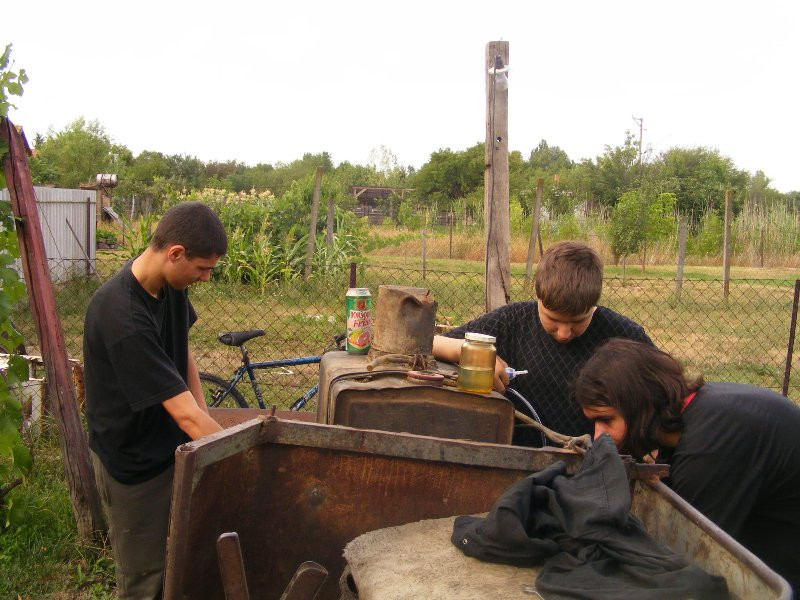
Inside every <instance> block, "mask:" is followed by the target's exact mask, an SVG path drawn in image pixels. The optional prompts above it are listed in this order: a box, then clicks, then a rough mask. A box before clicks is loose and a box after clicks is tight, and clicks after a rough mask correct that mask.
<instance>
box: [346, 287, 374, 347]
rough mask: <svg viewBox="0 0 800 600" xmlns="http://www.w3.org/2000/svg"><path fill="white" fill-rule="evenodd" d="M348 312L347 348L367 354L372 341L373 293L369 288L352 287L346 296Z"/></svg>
mask: <svg viewBox="0 0 800 600" xmlns="http://www.w3.org/2000/svg"><path fill="white" fill-rule="evenodd" d="M345 308H346V313H347V342H346V346H345V348H346V350H347V351H348V352H349V353H350V354H366V353H367V352H369V347H370V344H371V343H372V294H370V293H369V289H367V288H350V289H349V290H347V295H346V296H345Z"/></svg>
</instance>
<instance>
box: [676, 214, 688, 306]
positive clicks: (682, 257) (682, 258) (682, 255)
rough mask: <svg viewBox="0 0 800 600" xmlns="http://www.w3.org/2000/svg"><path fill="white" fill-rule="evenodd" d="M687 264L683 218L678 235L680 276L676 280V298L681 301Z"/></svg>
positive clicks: (684, 219)
mask: <svg viewBox="0 0 800 600" xmlns="http://www.w3.org/2000/svg"><path fill="white" fill-rule="evenodd" d="M685 262H686V217H681V225H680V230H679V233H678V276H677V277H676V278H675V297H676V298H677V299H678V300H680V299H681V289H682V288H683V264H684V263H685Z"/></svg>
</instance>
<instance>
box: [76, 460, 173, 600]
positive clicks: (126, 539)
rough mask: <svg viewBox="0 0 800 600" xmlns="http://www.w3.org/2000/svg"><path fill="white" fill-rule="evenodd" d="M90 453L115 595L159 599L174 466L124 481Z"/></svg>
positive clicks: (142, 599) (139, 598)
mask: <svg viewBox="0 0 800 600" xmlns="http://www.w3.org/2000/svg"><path fill="white" fill-rule="evenodd" d="M90 454H91V456H92V465H93V467H94V472H95V477H96V478H97V488H98V490H99V492H100V498H101V500H102V502H103V508H104V509H105V511H106V516H107V517H108V523H109V533H110V536H111V549H112V551H113V553H114V570H115V576H116V580H117V597H118V598H123V599H126V600H128V599H130V600H145V599H151V598H152V599H154V600H157V599H160V598H161V594H162V588H163V581H164V559H165V555H166V547H167V528H168V525H169V507H170V501H171V498H172V473H173V471H174V468H173V467H170V468H169V469H167V470H166V471H164V472H163V473H161V474H159V475H157V476H156V477H153V478H152V479H149V480H148V481H145V482H143V483H138V484H135V485H125V484H124V483H120V482H118V481H117V480H116V479H114V478H113V477H112V476H111V475H110V474H109V473H108V471H106V468H105V467H104V466H103V463H102V462H100V459H99V458H98V457H97V455H96V454H95V453H94V452H90Z"/></svg>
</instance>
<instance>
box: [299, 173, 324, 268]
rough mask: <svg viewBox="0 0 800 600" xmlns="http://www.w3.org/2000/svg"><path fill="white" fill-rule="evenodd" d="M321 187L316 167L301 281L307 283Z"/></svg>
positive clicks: (319, 175)
mask: <svg viewBox="0 0 800 600" xmlns="http://www.w3.org/2000/svg"><path fill="white" fill-rule="evenodd" d="M321 187H322V167H317V172H316V177H315V178H314V194H313V196H312V197H311V223H310V224H309V226H308V241H306V265H305V269H303V279H304V280H306V281H308V278H309V277H311V261H312V260H313V259H314V242H315V241H316V240H315V238H316V236H317V214H318V213H319V192H320V188H321Z"/></svg>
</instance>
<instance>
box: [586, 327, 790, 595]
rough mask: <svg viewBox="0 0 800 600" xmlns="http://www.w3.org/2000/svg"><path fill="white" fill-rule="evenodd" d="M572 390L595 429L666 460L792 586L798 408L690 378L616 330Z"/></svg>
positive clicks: (760, 393) (671, 481)
mask: <svg viewBox="0 0 800 600" xmlns="http://www.w3.org/2000/svg"><path fill="white" fill-rule="evenodd" d="M573 391H574V395H575V398H576V400H577V401H578V403H579V404H580V406H581V408H582V409H583V413H584V414H585V415H586V417H587V418H589V419H590V420H592V421H593V422H594V430H595V437H598V436H600V435H601V434H603V433H608V434H609V435H610V436H611V438H612V439H613V440H614V443H615V444H616V446H617V448H618V449H619V451H620V452H621V453H624V454H631V455H633V456H634V457H635V458H637V459H644V458H645V457H647V456H648V455H649V456H657V460H658V462H664V463H668V464H669V465H670V475H669V478H668V479H667V480H666V481H665V483H667V484H668V485H669V486H670V487H672V489H673V490H675V492H677V493H678V494H679V495H680V496H682V497H683V498H684V499H685V500H686V501H687V502H689V503H690V504H692V505H693V506H694V507H695V508H697V509H698V510H699V511H700V512H702V513H703V514H705V515H706V516H707V517H709V518H710V519H711V520H712V521H714V522H715V523H716V524H717V525H719V526H720V527H721V528H722V529H724V530H725V531H726V532H728V533H729V534H730V535H731V536H733V537H734V538H735V539H736V540H738V541H739V542H740V543H741V544H742V545H743V546H745V547H746V548H748V549H749V550H750V551H751V552H753V554H755V555H756V556H758V557H759V558H761V559H762V560H763V561H764V562H765V563H767V565H769V566H770V567H771V568H772V569H773V570H775V571H776V572H777V573H779V574H780V575H782V576H783V577H784V578H786V579H787V580H788V581H789V583H790V584H791V585H792V587H793V589H794V590H795V592H797V591H798V590H800V552H798V551H797V549H796V547H795V544H796V543H797V542H798V540H800V408H798V407H797V406H796V405H795V404H794V403H793V402H792V401H790V400H788V399H787V398H784V397H783V396H781V395H779V394H777V393H775V392H773V391H770V390H767V389H763V388H759V387H755V386H751V385H744V384H737V383H719V382H704V381H703V379H702V378H697V379H694V380H688V379H687V378H686V377H685V375H684V370H683V367H682V366H681V364H680V363H679V362H678V361H676V360H675V359H674V358H673V357H672V356H670V355H669V354H667V353H666V352H662V351H660V350H658V349H657V348H655V347H653V346H650V345H647V344H642V343H639V342H635V341H632V340H627V339H621V338H617V339H612V340H609V341H608V342H606V343H605V344H604V345H602V346H601V347H600V348H598V350H597V351H596V352H595V354H594V355H593V356H592V358H590V359H589V360H588V361H587V362H586V364H585V365H584V366H583V368H582V369H581V371H580V373H579V374H578V377H577V379H576V380H575V382H574V384H573Z"/></svg>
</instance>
